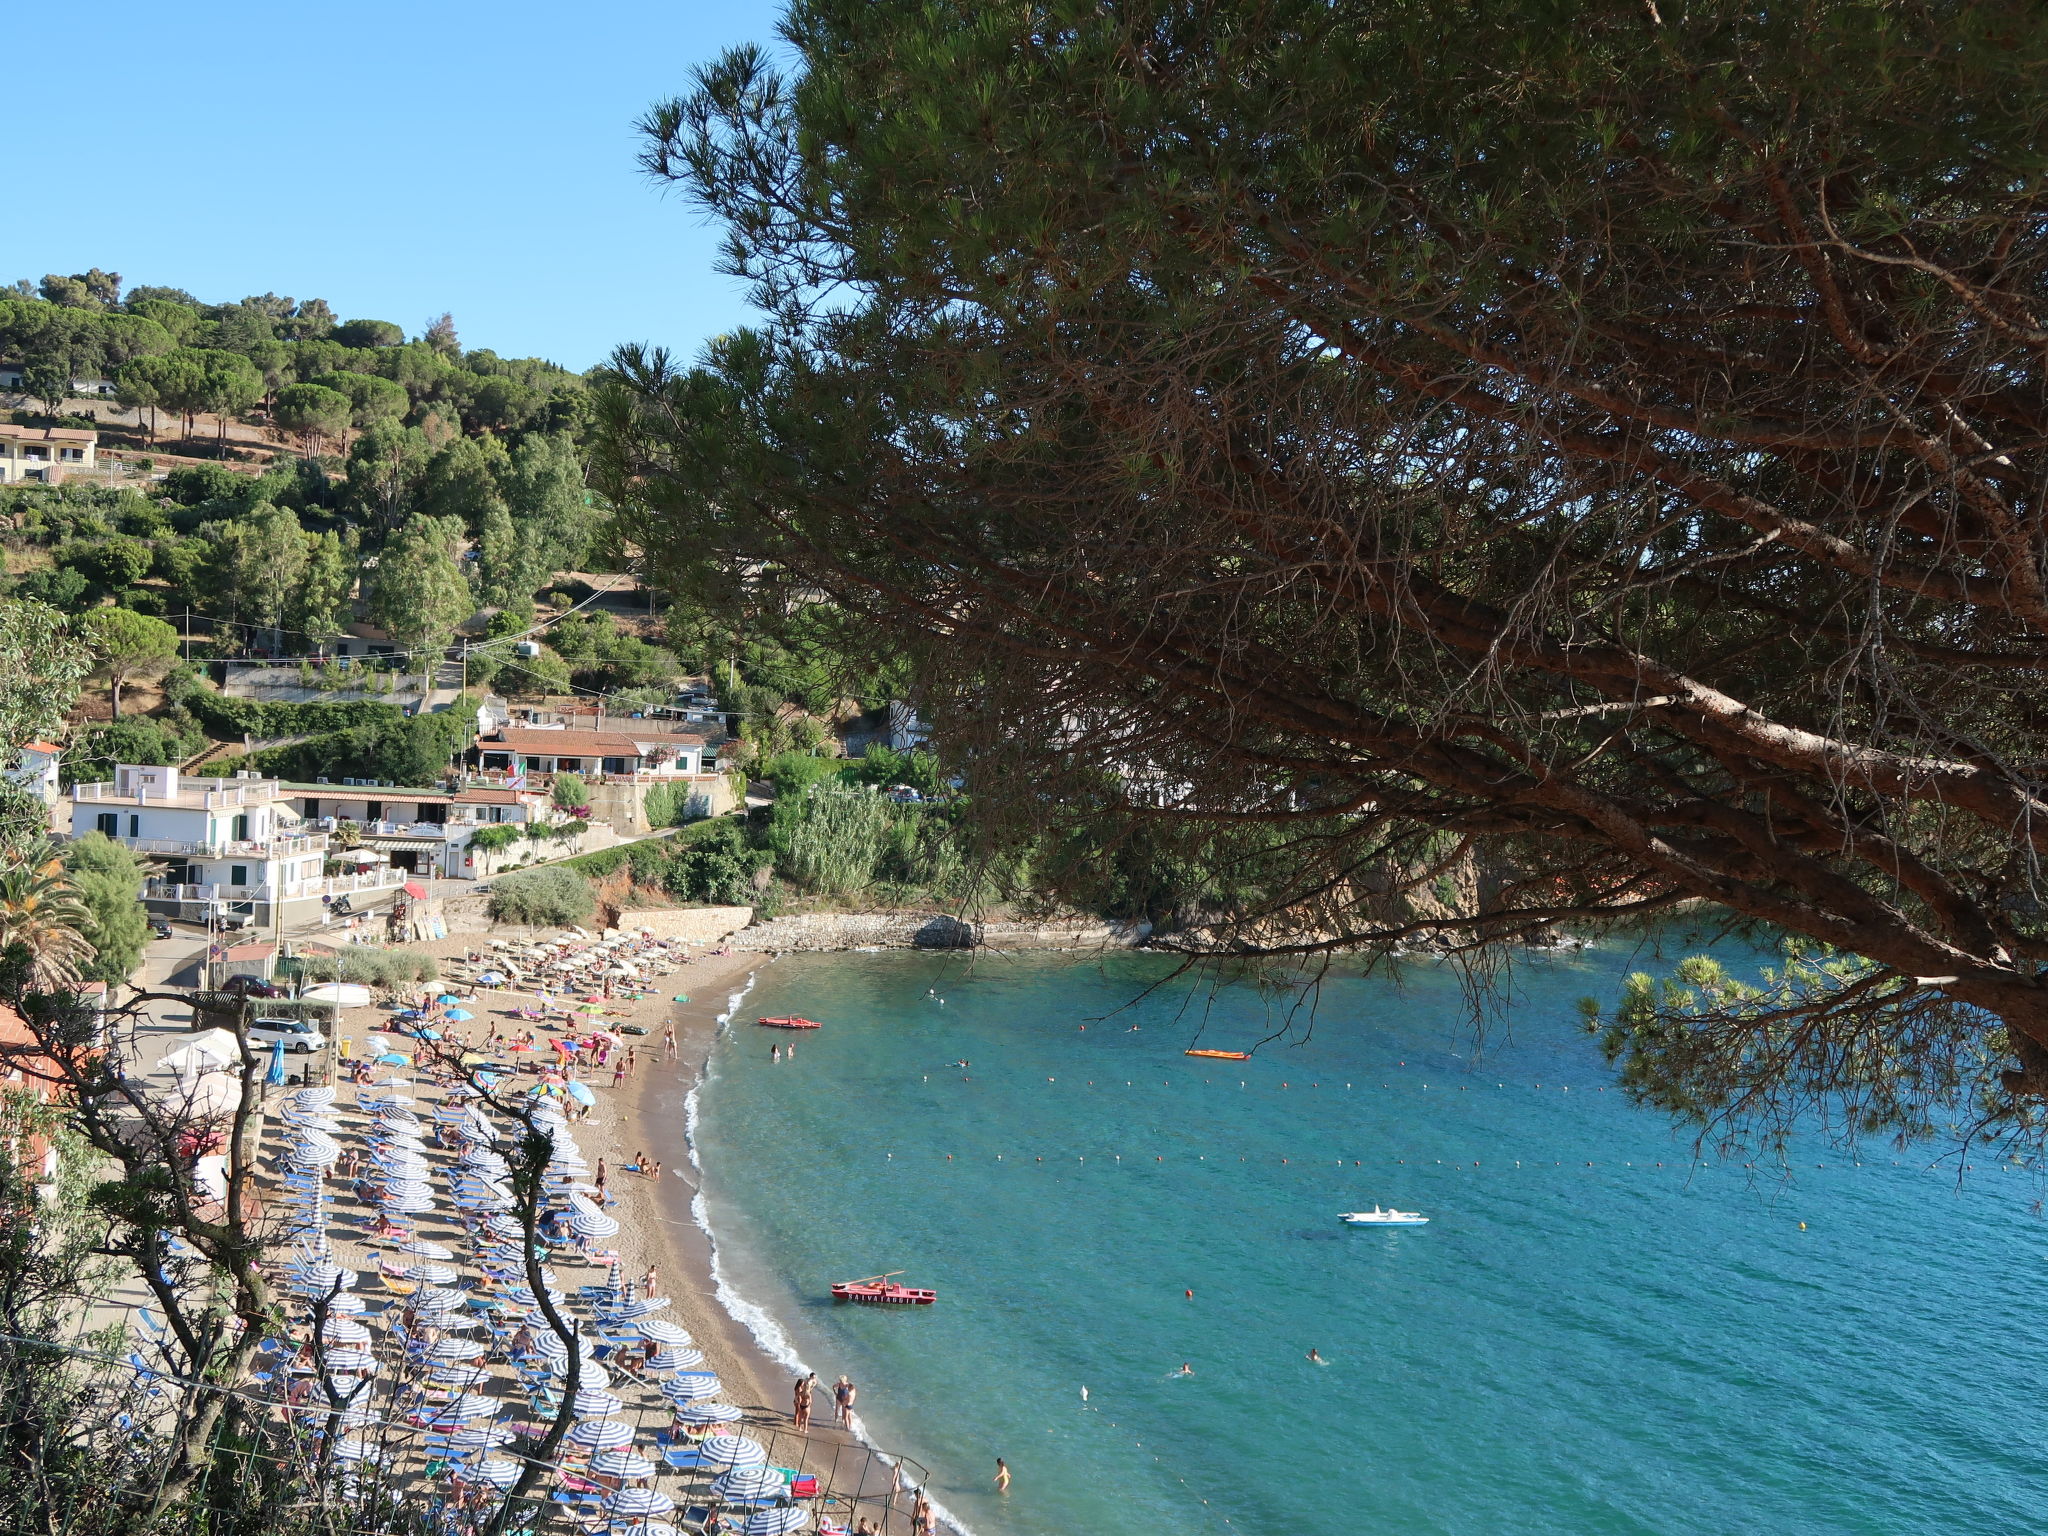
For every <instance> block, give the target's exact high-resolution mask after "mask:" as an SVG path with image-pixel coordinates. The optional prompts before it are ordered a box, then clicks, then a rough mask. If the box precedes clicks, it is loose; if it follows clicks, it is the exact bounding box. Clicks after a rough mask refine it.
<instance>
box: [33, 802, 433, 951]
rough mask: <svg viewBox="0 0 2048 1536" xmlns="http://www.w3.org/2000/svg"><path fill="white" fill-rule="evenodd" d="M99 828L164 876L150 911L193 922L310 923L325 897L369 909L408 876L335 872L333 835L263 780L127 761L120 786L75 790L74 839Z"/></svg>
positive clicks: (148, 890)
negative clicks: (217, 918) (330, 862)
mask: <svg viewBox="0 0 2048 1536" xmlns="http://www.w3.org/2000/svg"><path fill="white" fill-rule="evenodd" d="M94 831H98V832H104V833H105V834H106V835H107V836H108V837H111V838H113V839H114V840H115V841H117V842H122V843H126V844H127V845H128V846H129V847H131V848H133V849H134V850H135V851H136V852H138V853H142V854H147V855H148V856H149V857H150V858H152V859H154V860H156V861H157V862H158V863H159V864H160V865H161V866H162V868H163V872H162V874H161V875H160V876H159V877H157V878H155V879H152V880H150V881H148V882H147V883H146V884H145V885H144V887H143V901H144V903H145V905H148V906H150V907H152V908H156V909H158V910H164V909H169V911H168V915H171V916H175V917H179V918H182V919H185V920H187V921H195V922H196V921H202V920H204V919H205V918H206V917H208V916H209V915H213V914H219V915H222V916H241V917H246V918H248V919H250V920H251V921H253V922H254V923H256V924H258V925H259V926H261V925H268V924H273V923H278V922H285V923H294V922H303V921H305V920H307V919H309V918H312V917H317V916H318V915H319V913H320V910H321V900H320V899H321V897H323V896H331V897H336V898H339V897H342V896H347V897H349V898H350V899H351V900H350V904H351V905H352V906H353V907H354V908H355V909H357V910H358V911H360V910H362V909H363V908H365V907H367V906H369V905H371V904H372V903H375V902H380V901H388V900H390V899H391V898H392V896H393V895H394V894H395V893H396V892H397V890H398V888H399V887H400V886H401V885H403V884H404V883H405V879H406V874H405V871H403V870H399V869H394V868H392V867H390V866H389V865H383V866H380V867H377V868H373V869H366V870H362V871H360V872H358V873H355V874H346V875H328V874H326V873H325V866H326V863H327V849H328V839H327V835H326V833H324V832H321V831H318V830H313V831H308V830H306V828H305V823H304V822H303V821H302V820H301V818H300V817H299V815H298V814H297V812H295V811H294V810H292V808H291V806H290V805H289V804H288V803H287V802H286V799H285V795H284V786H283V785H281V784H280V783H279V782H278V781H277V780H276V779H264V778H258V777H257V776H255V775H254V774H238V775H236V776H235V777H234V778H232V779H205V778H184V777H181V776H180V774H179V772H178V770H177V769H176V768H156V767H147V766H135V765H132V764H127V763H123V764H121V765H120V766H119V767H117V768H115V770H114V777H113V779H112V780H111V781H104V780H103V781H101V782H98V783H93V784H74V785H72V787H71V835H72V836H73V837H83V836H84V835H85V834H86V833H88V832H94Z"/></svg>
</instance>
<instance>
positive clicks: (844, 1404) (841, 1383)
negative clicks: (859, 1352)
mask: <svg viewBox="0 0 2048 1536" xmlns="http://www.w3.org/2000/svg"><path fill="white" fill-rule="evenodd" d="M859 1390H860V1389H859V1388H858V1387H856V1386H855V1385H854V1384H853V1379H852V1378H851V1377H848V1376H842V1377H840V1378H839V1380H838V1381H836V1382H834V1383H833V1384H832V1403H833V1406H834V1407H836V1408H837V1409H838V1410H839V1422H840V1423H842V1424H844V1423H845V1422H846V1421H847V1420H848V1419H851V1418H852V1417H853V1399H854V1395H855V1394H856V1393H857V1392H858V1391H859Z"/></svg>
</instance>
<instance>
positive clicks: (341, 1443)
mask: <svg viewBox="0 0 2048 1536" xmlns="http://www.w3.org/2000/svg"><path fill="white" fill-rule="evenodd" d="M334 1459H335V1460H336V1461H382V1460H383V1459H384V1451H383V1448H382V1447H380V1446H375V1445H372V1444H371V1443H370V1442H369V1441H367V1440H365V1439H363V1438H362V1437H361V1436H359V1435H346V1436H344V1437H342V1438H341V1439H339V1440H337V1441H335V1442H334Z"/></svg>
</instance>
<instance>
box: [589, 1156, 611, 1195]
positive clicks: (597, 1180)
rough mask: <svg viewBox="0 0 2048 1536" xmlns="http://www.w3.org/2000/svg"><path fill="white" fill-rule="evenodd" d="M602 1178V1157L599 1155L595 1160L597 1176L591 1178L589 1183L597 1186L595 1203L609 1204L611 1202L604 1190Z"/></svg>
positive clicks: (603, 1175)
mask: <svg viewBox="0 0 2048 1536" xmlns="http://www.w3.org/2000/svg"><path fill="white" fill-rule="evenodd" d="M604 1178H605V1173H604V1159H603V1158H601V1157H600V1158H599V1159H598V1160H597V1177H596V1178H595V1179H593V1180H591V1183H592V1184H593V1185H595V1186H596V1188H597V1203H598V1204H599V1205H609V1204H610V1203H611V1197H610V1196H609V1195H607V1194H606V1193H605V1192H604Z"/></svg>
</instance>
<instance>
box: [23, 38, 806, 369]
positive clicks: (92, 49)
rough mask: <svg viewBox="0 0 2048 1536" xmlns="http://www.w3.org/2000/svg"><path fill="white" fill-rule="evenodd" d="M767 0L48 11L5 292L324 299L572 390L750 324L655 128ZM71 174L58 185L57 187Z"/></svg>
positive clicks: (27, 54)
mask: <svg viewBox="0 0 2048 1536" xmlns="http://www.w3.org/2000/svg"><path fill="white" fill-rule="evenodd" d="M779 10H780V7H779V6H778V5H776V4H772V3H770V0H724V3H721V4H717V5H706V4H700V3H695V0H671V3H665V4H664V3H650V0H604V3H602V4H597V5H587V6H568V7H564V6H560V5H540V4H537V3H534V0H500V3H493V4H480V3H475V0H411V3H393V0H351V3H348V4H331V3H323V0H290V3H286V4H278V3H276V0H269V3H265V4H247V3H218V0H213V3H209V0H199V3H198V4H193V5H162V4H148V5H143V4H133V3H126V0H121V3H112V4H102V5H97V6H91V7H88V8H86V9H84V10H69V9H67V8H65V7H62V6H50V5H32V6H23V7H21V8H19V9H18V10H17V11H15V12H14V13H13V17H12V20H11V21H10V22H9V24H8V29H7V57H8V60H9V63H10V68H9V70H8V80H7V92H6V95H7V124H8V131H7V161H8V167H9V181H10V195H9V198H8V203H9V208H8V211H7V213H6V214H5V216H4V217H0V281H4V282H11V281H13V280H14V279H15V278H18V277H28V278H37V279H39V278H41V277H42V275H43V274H44V273H45V272H76V271H83V270H85V269H86V268H87V267H89V266H95V265H97V266H100V267H104V268H106V269H108V270H109V271H115V272H119V273H120V274H121V275H122V276H123V277H124V278H125V279H126V280H127V281H128V282H129V283H130V284H135V283H161V284H166V285H170V286H174V287H180V288H187V289H190V290H191V291H192V292H193V293H195V294H197V295H198V296H199V297H200V298H202V299H205V300H207V301H209V302H215V303H218V302H223V301H232V300H235V299H239V298H241V297H243V296H244V295H245V294H250V293H263V292H266V291H270V292H276V293H280V294H289V295H291V296H293V297H294V298H300V299H304V298H310V297H316V296H317V297H319V298H324V299H326V300H327V301H328V302H329V303H330V304H332V305H333V306H334V308H335V309H336V311H337V312H338V313H340V314H341V315H342V316H343V317H344V318H354V317H358V316H365V317H369V318H373V319H380V320H391V321H395V322H397V323H398V324H400V325H402V326H404V327H405V328H406V330H407V332H408V333H416V332H418V331H419V330H421V329H422V328H423V327H424V326H425V325H426V323H427V321H429V320H430V319H431V318H432V317H433V316H435V315H438V314H439V313H441V311H443V310H448V311H450V312H452V313H453V314H454V316H455V323H456V327H457V330H458V332H459V333H460V335H461V337H462V341H463V344H464V345H465V346H471V347H479V346H487V347H492V348H494V349H496V350H497V351H498V352H500V353H502V354H505V355H507V356H519V357H525V356H539V357H546V358H550V359H552V360H554V361H555V362H558V363H561V364H563V365H565V366H567V367H571V368H577V369H582V368H587V367H589V366H590V365H591V364H593V363H597V362H600V361H602V360H603V358H604V356H605V354H606V353H607V352H608V351H610V349H611V348H612V347H613V346H614V345H616V344H617V343H619V342H621V341H650V342H658V343H663V344H666V345H668V346H669V347H671V348H674V349H676V350H679V351H681V352H683V353H684V354H686V355H688V354H693V353H694V352H695V351H696V350H697V347H698V346H699V345H700V344H701V343H702V342H703V341H705V340H706V339H707V338H709V337H711V336H714V335H717V334H718V333H719V332H721V331H724V330H728V329H731V328H732V327H734V326H735V325H738V324H742V323H745V321H746V319H747V317H748V310H747V307H746V305H745V302H744V299H743V298H742V296H741V294H740V291H739V288H738V285H737V284H735V283H734V282H733V281H732V280H731V279H729V278H725V277H721V276H719V275H718V274H717V273H716V272H715V271H714V270H713V266H712V262H713V256H714V251H715V246H716V234H715V232H714V231H713V230H712V229H711V228H709V227H708V226H707V225H706V224H705V223H704V220H703V216H702V215H701V214H699V213H698V212H697V211H695V210H694V209H693V208H692V207H691V206H690V205H689V204H688V203H686V202H685V201H684V200H683V199H682V198H681V197H680V196H678V195H677V194H674V193H666V194H665V193H663V192H661V191H660V190H658V189H656V188H655V187H653V186H652V185H650V184H649V183H648V182H647V181H646V180H645V179H644V178H643V177H642V176H641V175H640V174H639V172H638V171H637V169H636V168H635V166H634V164H633V153H634V148H635V145H634V141H633V134H632V129H631V124H632V122H633V119H634V118H635V117H637V116H638V115H639V114H640V113H641V112H642V111H643V110H645V108H646V107H647V106H648V105H649V104H650V103H651V102H653V101H654V100H656V99H657V98H659V97H663V96H669V95H674V94H677V93H679V92H680V91H682V90H683V89H685V87H686V86H687V84H688V79H689V72H690V70H691V68H692V67H693V66H694V65H696V64H699V63H701V62H704V61H706V60H709V59H711V58H712V57H714V56H715V55H716V54H717V53H719V52H720V51H721V50H723V49H724V48H727V47H729V46H731V45H733V44H735V43H740V42H747V41H755V42H760V43H763V44H769V45H773V44H774V43H775V38H774V23H775V19H776V16H777V14H778V13H779ZM49 172H54V173H56V175H54V176H49V177H47V179H46V174H45V173H49ZM60 177H61V181H60V180H59V179H58V178H60Z"/></svg>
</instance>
